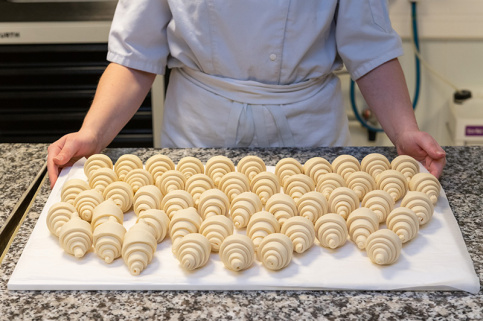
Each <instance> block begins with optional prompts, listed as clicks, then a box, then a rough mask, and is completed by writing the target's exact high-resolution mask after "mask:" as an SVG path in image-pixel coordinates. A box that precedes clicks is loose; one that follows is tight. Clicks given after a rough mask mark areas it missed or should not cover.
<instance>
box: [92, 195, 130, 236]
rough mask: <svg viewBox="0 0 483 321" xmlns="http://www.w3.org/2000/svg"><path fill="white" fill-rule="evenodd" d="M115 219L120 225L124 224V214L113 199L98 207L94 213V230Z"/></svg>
mask: <svg viewBox="0 0 483 321" xmlns="http://www.w3.org/2000/svg"><path fill="white" fill-rule="evenodd" d="M111 216H112V217H114V218H115V219H116V220H117V221H118V222H119V223H121V224H122V223H123V222H124V213H123V212H122V211H121V209H120V208H119V207H118V206H117V205H116V203H114V202H113V201H112V200H111V199H107V200H105V201H103V202H102V203H100V204H99V205H97V206H96V207H95V208H94V210H93V211H92V222H91V225H92V228H93V229H94V230H95V229H96V228H97V227H98V226H99V225H101V224H102V223H104V222H106V221H108V220H109V218H110V217H111Z"/></svg>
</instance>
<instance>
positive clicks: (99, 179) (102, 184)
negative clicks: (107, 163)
mask: <svg viewBox="0 0 483 321" xmlns="http://www.w3.org/2000/svg"><path fill="white" fill-rule="evenodd" d="M118 180H119V178H118V177H117V174H116V172H114V170H113V169H112V168H99V169H98V170H95V171H93V172H92V173H91V176H90V177H89V186H90V187H91V188H92V189H96V190H98V191H99V192H101V193H104V190H105V189H106V187H107V185H109V184H111V183H114V182H117V181H118Z"/></svg>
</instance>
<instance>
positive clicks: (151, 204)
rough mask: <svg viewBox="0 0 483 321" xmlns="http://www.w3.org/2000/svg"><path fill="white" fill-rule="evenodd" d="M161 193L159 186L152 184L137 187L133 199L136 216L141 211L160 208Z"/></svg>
mask: <svg viewBox="0 0 483 321" xmlns="http://www.w3.org/2000/svg"><path fill="white" fill-rule="evenodd" d="M162 199H163V195H162V194H161V191H160V190H159V188H157V187H156V186H154V185H145V186H142V187H140V188H139V189H138V191H137V192H136V194H135V195H134V199H133V208H134V213H136V215H137V216H139V214H140V213H141V212H142V211H146V210H149V209H161V200H162Z"/></svg>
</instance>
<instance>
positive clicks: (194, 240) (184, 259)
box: [174, 233, 211, 271]
mask: <svg viewBox="0 0 483 321" xmlns="http://www.w3.org/2000/svg"><path fill="white" fill-rule="evenodd" d="M210 252H211V245H210V241H208V239H207V238H206V237H204V236H203V235H201V234H199V233H192V234H189V235H186V236H185V237H183V238H182V239H180V240H179V242H178V243H177V244H176V249H175V251H174V253H176V258H177V259H178V260H179V262H180V264H181V267H182V268H183V269H185V270H188V271H192V270H195V269H198V268H201V267H203V266H205V265H206V264H207V263H208V261H209V259H210Z"/></svg>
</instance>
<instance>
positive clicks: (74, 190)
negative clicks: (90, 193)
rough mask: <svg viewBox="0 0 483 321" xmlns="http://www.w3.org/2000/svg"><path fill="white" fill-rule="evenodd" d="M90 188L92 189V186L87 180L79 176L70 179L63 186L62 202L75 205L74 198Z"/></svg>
mask: <svg viewBox="0 0 483 321" xmlns="http://www.w3.org/2000/svg"><path fill="white" fill-rule="evenodd" d="M88 189H90V187H89V184H87V182H86V181H84V180H82V179H78V178H74V179H69V180H68V181H67V182H65V183H64V185H63V186H62V190H61V192H60V200H61V202H67V203H70V204H72V205H74V200H75V198H76V196H77V195H78V194H79V193H80V192H82V191H87V190H88Z"/></svg>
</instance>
